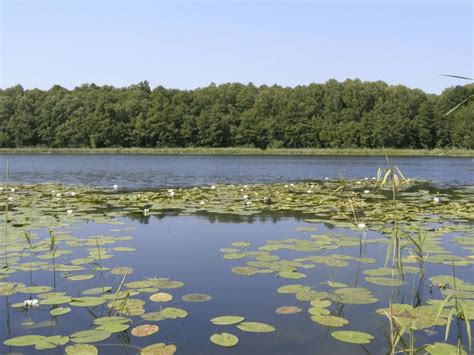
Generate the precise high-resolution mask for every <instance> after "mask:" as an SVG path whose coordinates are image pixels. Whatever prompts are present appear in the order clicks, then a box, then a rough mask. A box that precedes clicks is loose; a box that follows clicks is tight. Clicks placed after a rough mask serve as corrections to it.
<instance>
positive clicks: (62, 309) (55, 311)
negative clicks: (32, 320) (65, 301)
mask: <svg viewBox="0 0 474 355" xmlns="http://www.w3.org/2000/svg"><path fill="white" fill-rule="evenodd" d="M69 312H71V308H69V307H59V308H55V309H52V310H50V311H49V314H51V315H52V316H53V317H57V316H62V315H63V314H67V313H69Z"/></svg>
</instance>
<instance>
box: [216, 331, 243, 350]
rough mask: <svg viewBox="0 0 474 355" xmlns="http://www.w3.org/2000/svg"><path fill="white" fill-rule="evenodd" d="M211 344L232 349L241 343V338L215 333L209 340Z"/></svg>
mask: <svg viewBox="0 0 474 355" xmlns="http://www.w3.org/2000/svg"><path fill="white" fill-rule="evenodd" d="M209 339H210V340H211V342H213V343H214V344H216V345H219V346H223V347H225V348H231V347H233V346H236V345H237V343H238V342H239V338H237V337H236V336H235V335H233V334H230V333H215V334H212V335H211V337H210V338H209Z"/></svg>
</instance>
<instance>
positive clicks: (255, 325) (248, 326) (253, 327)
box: [237, 322, 275, 333]
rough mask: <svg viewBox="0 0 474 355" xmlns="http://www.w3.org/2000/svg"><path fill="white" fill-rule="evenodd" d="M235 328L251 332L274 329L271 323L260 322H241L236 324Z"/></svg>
mask: <svg viewBox="0 0 474 355" xmlns="http://www.w3.org/2000/svg"><path fill="white" fill-rule="evenodd" d="M237 328H239V329H240V330H243V331H244V332H252V333H270V332H274V331H275V328H274V327H272V326H271V325H269V324H266V323H260V322H242V323H240V324H238V325H237Z"/></svg>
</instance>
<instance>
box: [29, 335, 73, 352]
mask: <svg viewBox="0 0 474 355" xmlns="http://www.w3.org/2000/svg"><path fill="white" fill-rule="evenodd" d="M68 342H69V337H67V336H61V335H53V336H50V337H45V338H43V339H41V340H39V341H38V342H36V344H35V349H36V350H47V349H54V348H57V347H59V346H63V345H65V344H67V343H68Z"/></svg>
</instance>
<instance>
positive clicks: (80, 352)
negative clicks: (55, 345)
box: [65, 344, 99, 355]
mask: <svg viewBox="0 0 474 355" xmlns="http://www.w3.org/2000/svg"><path fill="white" fill-rule="evenodd" d="M65 350H66V354H67V355H98V354H99V350H98V349H97V348H96V347H95V346H94V345H90V344H75V345H70V346H67V347H66V349H65Z"/></svg>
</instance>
